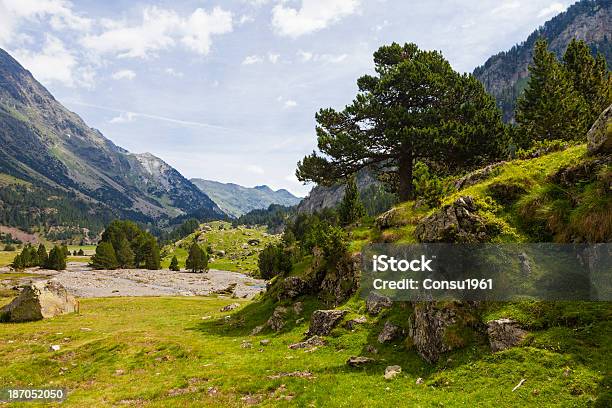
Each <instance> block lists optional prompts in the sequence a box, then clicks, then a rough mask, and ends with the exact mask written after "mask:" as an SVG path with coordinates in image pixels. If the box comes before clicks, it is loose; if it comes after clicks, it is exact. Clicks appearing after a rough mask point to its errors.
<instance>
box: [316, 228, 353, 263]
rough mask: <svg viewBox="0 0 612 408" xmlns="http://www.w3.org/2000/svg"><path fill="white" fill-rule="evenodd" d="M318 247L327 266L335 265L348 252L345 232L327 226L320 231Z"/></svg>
mask: <svg viewBox="0 0 612 408" xmlns="http://www.w3.org/2000/svg"><path fill="white" fill-rule="evenodd" d="M319 239H320V242H319V245H318V246H320V248H321V249H322V251H323V256H324V258H325V260H326V261H327V263H328V264H331V265H335V264H336V263H337V262H338V261H340V260H341V259H343V258H344V256H345V255H346V252H347V250H348V238H347V235H346V232H345V231H344V230H343V229H342V228H339V227H335V226H329V227H327V228H324V229H322V230H321V233H320V235H319Z"/></svg>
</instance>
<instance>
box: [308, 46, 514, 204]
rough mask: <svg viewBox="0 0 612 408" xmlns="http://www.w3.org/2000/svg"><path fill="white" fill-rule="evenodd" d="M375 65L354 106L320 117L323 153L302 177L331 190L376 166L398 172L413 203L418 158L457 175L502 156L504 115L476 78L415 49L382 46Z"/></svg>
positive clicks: (401, 190) (401, 188)
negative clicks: (358, 173)
mask: <svg viewBox="0 0 612 408" xmlns="http://www.w3.org/2000/svg"><path fill="white" fill-rule="evenodd" d="M374 63H375V71H376V76H371V75H365V76H363V77H361V78H359V80H358V81H357V85H358V87H359V93H358V94H357V97H356V98H355V100H354V101H353V103H352V104H351V105H349V106H347V107H346V108H345V109H344V110H342V111H340V112H338V111H335V110H333V109H331V108H330V109H322V110H320V111H319V112H318V114H317V115H316V120H317V123H318V126H317V136H318V147H319V150H320V151H321V153H322V155H319V154H317V153H314V152H313V153H312V154H311V155H309V156H306V157H305V158H304V159H303V160H302V161H301V162H299V163H298V169H297V172H296V175H297V177H298V179H299V180H301V181H314V182H316V183H318V184H323V185H329V184H333V183H334V182H337V181H338V180H341V179H345V178H346V177H347V176H349V175H351V174H354V173H355V172H357V171H358V170H360V169H362V168H365V167H368V168H370V169H373V170H375V171H378V172H379V173H380V172H382V173H389V174H391V175H393V176H394V178H395V179H396V180H397V192H398V195H399V198H400V200H407V199H409V198H411V197H412V196H413V192H412V170H413V164H414V163H415V162H416V161H419V160H426V161H428V162H432V163H434V162H435V163H436V170H437V171H438V169H439V171H441V172H442V171H445V172H454V171H456V170H457V169H460V168H465V167H471V166H475V165H479V164H483V163H486V162H488V161H491V160H494V159H497V158H499V157H500V156H501V154H502V153H503V151H504V150H505V146H506V132H505V128H504V125H503V123H502V122H501V114H500V112H499V110H498V109H497V107H496V106H495V101H494V100H493V98H492V97H491V96H490V95H488V94H487V93H486V92H485V90H484V88H483V86H482V84H481V83H480V82H479V81H478V80H476V79H475V78H474V77H473V76H471V75H461V74H459V73H457V72H455V71H454V70H453V69H452V67H451V66H450V64H449V63H448V61H446V60H445V59H444V58H443V56H442V55H441V54H440V53H439V52H436V51H422V50H419V49H418V47H417V46H416V45H415V44H405V45H403V46H401V45H399V44H395V43H394V44H392V45H390V46H383V47H380V48H379V49H378V51H376V52H375V53H374ZM390 184H391V185H393V184H394V183H391V182H390Z"/></svg>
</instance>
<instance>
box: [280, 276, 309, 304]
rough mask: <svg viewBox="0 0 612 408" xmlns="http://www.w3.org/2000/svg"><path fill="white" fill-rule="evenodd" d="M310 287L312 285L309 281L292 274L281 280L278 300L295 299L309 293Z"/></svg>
mask: <svg viewBox="0 0 612 408" xmlns="http://www.w3.org/2000/svg"><path fill="white" fill-rule="evenodd" d="M309 289H310V286H309V284H308V282H307V281H305V280H304V279H302V278H300V277H298V276H290V277H288V278H285V279H284V280H283V281H282V282H281V284H280V290H279V292H278V300H283V299H295V298H296V297H298V296H301V295H304V294H306V293H308V291H309Z"/></svg>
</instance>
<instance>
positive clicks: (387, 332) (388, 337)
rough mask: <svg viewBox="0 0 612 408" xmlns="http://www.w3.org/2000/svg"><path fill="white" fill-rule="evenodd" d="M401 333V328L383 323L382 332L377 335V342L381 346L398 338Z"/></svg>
mask: <svg viewBox="0 0 612 408" xmlns="http://www.w3.org/2000/svg"><path fill="white" fill-rule="evenodd" d="M402 333H403V330H402V328H401V327H399V326H397V325H395V324H393V323H391V322H390V321H388V320H387V321H386V322H385V325H384V326H383V329H382V331H381V332H380V334H379V335H378V342H379V343H381V344H382V343H386V342H389V341H392V340H395V339H396V338H398V337H400V336H401V335H402Z"/></svg>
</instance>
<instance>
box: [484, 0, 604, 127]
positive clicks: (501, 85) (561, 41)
mask: <svg viewBox="0 0 612 408" xmlns="http://www.w3.org/2000/svg"><path fill="white" fill-rule="evenodd" d="M541 37H543V38H546V40H547V41H548V44H549V47H550V49H551V50H552V51H554V52H555V53H556V54H557V55H558V56H562V55H563V53H564V52H565V49H566V48H567V45H568V44H569V43H570V41H571V40H572V39H574V38H576V39H579V40H584V41H586V43H587V44H589V46H590V47H591V49H592V50H593V53H597V52H600V53H602V54H603V55H604V56H605V57H606V59H607V61H608V64H611V63H612V42H611V41H612V1H610V0H583V1H580V2H578V3H576V4H574V5H573V6H571V7H569V8H568V9H567V11H565V12H563V13H561V14H559V15H557V16H556V17H554V18H553V19H551V20H550V21H548V22H546V24H544V26H542V27H540V28H538V29H537V30H535V31H534V32H533V33H532V34H530V35H529V37H528V38H527V39H526V40H525V41H524V42H523V43H521V44H519V45H516V46H514V47H512V49H510V50H508V51H505V52H500V53H499V54H497V55H494V56H492V57H491V58H489V59H488V60H487V61H486V62H485V63H484V65H482V66H480V67H478V68H476V69H475V70H474V76H475V77H476V78H478V79H479V80H480V81H481V82H482V83H483V84H484V86H485V88H486V90H487V91H488V92H489V93H491V94H492V95H493V96H495V99H496V100H497V104H498V106H499V107H500V108H501V109H502V111H503V115H504V120H506V121H512V120H513V118H514V107H515V103H516V99H517V98H518V96H519V95H520V94H521V92H522V91H523V89H524V88H525V85H526V83H527V78H528V76H529V71H528V67H529V64H530V62H531V60H532V57H533V47H534V44H535V42H536V40H537V39H538V38H541Z"/></svg>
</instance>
